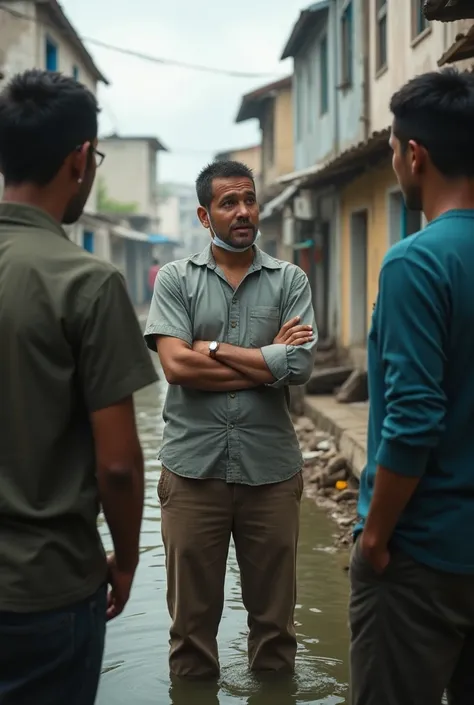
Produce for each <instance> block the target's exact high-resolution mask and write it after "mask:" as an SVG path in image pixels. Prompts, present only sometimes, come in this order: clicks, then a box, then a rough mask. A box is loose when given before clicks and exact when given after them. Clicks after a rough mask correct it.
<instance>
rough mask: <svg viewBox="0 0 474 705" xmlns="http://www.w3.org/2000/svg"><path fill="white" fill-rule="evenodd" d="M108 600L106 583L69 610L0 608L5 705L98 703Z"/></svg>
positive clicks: (0, 692) (0, 688)
mask: <svg viewBox="0 0 474 705" xmlns="http://www.w3.org/2000/svg"><path fill="white" fill-rule="evenodd" d="M106 604H107V589H106V586H104V587H102V588H100V590H99V591H98V592H97V593H96V594H95V595H93V596H92V597H91V598H89V599H87V600H85V601H84V602H80V603H78V604H75V605H72V606H71V607H69V608H67V609H62V610H56V611H53V612H37V613H31V614H17V613H12V612H0V703H1V705H93V703H94V702H95V698H96V693H97V688H98V685H99V678H100V671H101V668H102V655H103V651H104V641H105V613H106Z"/></svg>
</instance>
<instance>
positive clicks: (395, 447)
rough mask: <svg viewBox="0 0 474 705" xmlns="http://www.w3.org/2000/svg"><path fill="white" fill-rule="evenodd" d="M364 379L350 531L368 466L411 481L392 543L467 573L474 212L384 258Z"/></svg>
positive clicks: (472, 546)
mask: <svg viewBox="0 0 474 705" xmlns="http://www.w3.org/2000/svg"><path fill="white" fill-rule="evenodd" d="M368 376H369V395H370V412H369V428H368V448H367V466H366V468H365V469H364V472H363V474H362V478H361V487H360V498H359V508H358V511H359V515H360V523H359V525H358V527H357V529H356V532H357V531H359V530H360V529H361V528H362V527H363V525H364V521H365V519H366V517H367V514H368V512H369V508H370V502H371V498H372V492H373V486H374V480H375V474H376V469H377V466H382V467H384V468H387V469H388V470H391V471H392V472H393V473H395V474H398V475H400V476H409V477H418V478H420V482H419V485H418V487H417V489H416V491H415V493H414V495H413V497H412V499H411V500H410V502H409V504H408V506H407V507H406V509H405V511H404V512H403V514H402V516H401V517H400V519H399V522H398V524H397V526H396V529H395V533H394V536H393V542H394V544H395V545H398V546H399V547H400V548H401V549H402V550H404V551H406V552H407V553H409V554H410V555H411V556H412V557H413V558H415V559H416V560H418V561H419V562H421V563H424V564H426V565H428V566H431V567H433V568H436V569H439V570H443V571H447V572H452V573H461V574H463V573H465V574H471V573H473V574H474V541H473V539H474V210H459V211H454V210H453V211H449V212H448V213H445V214H444V215H442V216H441V217H439V218H437V219H436V220H434V221H432V222H431V223H430V224H429V225H428V226H427V227H426V228H425V229H424V230H422V231H421V232H419V233H417V234H415V235H412V236H411V237H408V238H406V239H405V240H403V241H401V242H399V243H397V244H396V245H395V246H394V247H392V248H391V249H390V250H389V252H388V253H387V255H386V257H385V260H384V263H383V265H382V269H381V274H380V281H379V294H378V299H377V302H376V305H375V308H374V312H373V319H372V327H371V331H370V334H369V341H368Z"/></svg>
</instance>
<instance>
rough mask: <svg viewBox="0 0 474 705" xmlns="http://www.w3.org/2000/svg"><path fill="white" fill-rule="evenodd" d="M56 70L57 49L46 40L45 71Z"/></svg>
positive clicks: (52, 43) (49, 40) (50, 41)
mask: <svg viewBox="0 0 474 705" xmlns="http://www.w3.org/2000/svg"><path fill="white" fill-rule="evenodd" d="M57 70H58V47H57V45H56V44H55V43H54V42H53V41H52V40H51V39H46V71H57Z"/></svg>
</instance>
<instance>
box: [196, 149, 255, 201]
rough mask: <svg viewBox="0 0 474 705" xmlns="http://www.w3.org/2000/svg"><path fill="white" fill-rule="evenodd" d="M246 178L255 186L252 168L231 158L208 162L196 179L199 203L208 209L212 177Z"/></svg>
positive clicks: (210, 199)
mask: <svg viewBox="0 0 474 705" xmlns="http://www.w3.org/2000/svg"><path fill="white" fill-rule="evenodd" d="M239 177H240V178H247V179H250V181H252V183H253V185H254V188H255V179H254V175H253V171H252V169H250V167H248V166H247V165H246V164H242V162H234V161H231V160H222V161H215V162H212V163H211V164H208V165H207V166H206V167H204V169H203V170H202V171H201V173H200V174H199V176H198V177H197V179H196V193H197V197H198V201H199V205H200V206H202V207H203V208H206V209H207V210H209V208H210V207H211V201H212V182H213V181H214V179H233V178H239Z"/></svg>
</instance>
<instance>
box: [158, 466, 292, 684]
mask: <svg viewBox="0 0 474 705" xmlns="http://www.w3.org/2000/svg"><path fill="white" fill-rule="evenodd" d="M302 493H303V479H302V475H301V473H298V474H297V475H295V476H294V477H292V478H291V479H290V480H287V481H286V482H280V483H276V484H271V485H263V486H257V487H249V486H247V485H229V484H226V483H225V482H224V481H222V480H191V479H187V478H183V477H179V476H178V475H175V474H174V473H171V472H170V471H169V470H166V469H163V470H162V474H161V478H160V482H159V485H158V498H159V500H160V503H161V528H162V535H163V542H164V546H165V555H166V569H167V578H168V594H167V599H168V609H169V612H170V616H171V620H172V625H171V630H170V670H171V673H172V674H173V675H175V676H181V677H191V678H206V677H213V676H217V675H218V674H219V658H218V652H217V632H218V629H219V623H220V620H221V616H222V610H223V606H224V580H225V573H226V564H227V554H228V551H229V544H230V538H231V536H232V537H233V539H234V543H235V549H236V554H237V560H238V563H239V568H240V577H241V586H242V601H243V603H244V606H245V608H246V610H247V612H248V625H249V637H248V654H249V663H250V668H251V669H252V670H254V671H275V672H277V671H279V672H285V671H287V672H291V671H293V669H294V663H295V656H296V647H297V643H296V633H295V628H294V621H293V617H294V609H295V604H296V549H297V543H298V533H299V510H300V502H301V496H302Z"/></svg>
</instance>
